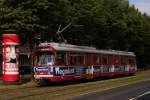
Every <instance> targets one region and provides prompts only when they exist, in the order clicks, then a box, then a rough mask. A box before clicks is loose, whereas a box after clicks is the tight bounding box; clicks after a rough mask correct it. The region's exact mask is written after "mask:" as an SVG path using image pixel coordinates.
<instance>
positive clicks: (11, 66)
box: [2, 30, 20, 82]
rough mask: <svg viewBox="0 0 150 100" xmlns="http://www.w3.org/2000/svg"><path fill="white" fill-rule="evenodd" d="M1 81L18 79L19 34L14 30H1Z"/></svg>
mask: <svg viewBox="0 0 150 100" xmlns="http://www.w3.org/2000/svg"><path fill="white" fill-rule="evenodd" d="M2 44H3V81H10V82H16V81H19V79H20V78H19V68H18V53H19V48H18V46H19V35H18V34H17V31H15V30H6V31H3V32H2Z"/></svg>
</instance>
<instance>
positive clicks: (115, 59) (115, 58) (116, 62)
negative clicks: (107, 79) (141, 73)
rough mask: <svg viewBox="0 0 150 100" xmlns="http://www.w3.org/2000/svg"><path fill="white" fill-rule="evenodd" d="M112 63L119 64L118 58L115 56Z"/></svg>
mask: <svg viewBox="0 0 150 100" xmlns="http://www.w3.org/2000/svg"><path fill="white" fill-rule="evenodd" d="M114 63H115V64H119V56H117V55H115V56H114Z"/></svg>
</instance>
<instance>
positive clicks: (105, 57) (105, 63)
mask: <svg viewBox="0 0 150 100" xmlns="http://www.w3.org/2000/svg"><path fill="white" fill-rule="evenodd" d="M110 63H111V61H110V56H109V55H104V56H103V64H104V65H109V64H110Z"/></svg>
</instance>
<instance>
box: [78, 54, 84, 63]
mask: <svg viewBox="0 0 150 100" xmlns="http://www.w3.org/2000/svg"><path fill="white" fill-rule="evenodd" d="M77 64H79V65H82V64H84V55H83V53H77Z"/></svg>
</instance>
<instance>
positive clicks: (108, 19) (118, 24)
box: [0, 0, 150, 66]
mask: <svg viewBox="0 0 150 100" xmlns="http://www.w3.org/2000/svg"><path fill="white" fill-rule="evenodd" d="M69 23H71V24H72V25H71V27H69V28H68V29H67V30H65V31H64V32H63V33H62V34H63V36H64V37H65V39H66V40H67V41H68V42H69V43H72V44H79V45H82V44H88V45H94V46H96V47H97V48H99V49H117V50H126V51H133V52H135V53H136V55H137V59H138V63H139V65H140V64H141V65H142V64H143V65H144V66H145V65H150V63H149V62H150V53H149V51H150V17H149V16H148V15H146V14H141V12H139V11H138V9H136V8H135V7H134V6H130V5H129V2H128V0H2V1H0V30H4V29H17V30H21V31H22V32H23V34H22V35H24V36H29V37H30V38H32V39H34V37H36V36H40V37H41V39H42V40H43V41H51V40H54V41H56V38H55V33H56V31H57V30H58V27H59V26H60V25H62V27H65V26H66V25H68V24H69ZM26 34H28V35H26Z"/></svg>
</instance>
